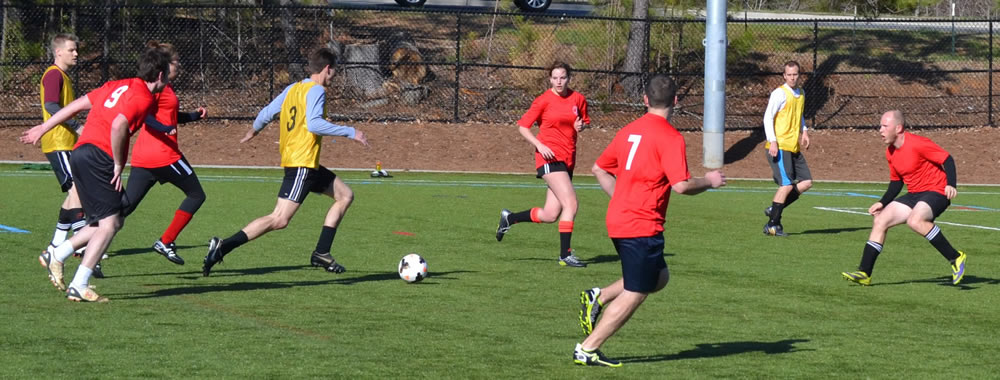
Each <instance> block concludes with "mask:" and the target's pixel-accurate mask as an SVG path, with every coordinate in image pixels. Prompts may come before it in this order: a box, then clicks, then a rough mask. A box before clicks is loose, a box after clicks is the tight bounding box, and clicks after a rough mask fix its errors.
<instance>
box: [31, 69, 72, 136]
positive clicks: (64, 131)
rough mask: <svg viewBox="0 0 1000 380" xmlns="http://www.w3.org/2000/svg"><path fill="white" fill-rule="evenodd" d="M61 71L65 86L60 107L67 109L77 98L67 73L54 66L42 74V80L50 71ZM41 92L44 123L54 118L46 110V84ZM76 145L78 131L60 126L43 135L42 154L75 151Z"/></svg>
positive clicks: (64, 125) (60, 95)
mask: <svg viewBox="0 0 1000 380" xmlns="http://www.w3.org/2000/svg"><path fill="white" fill-rule="evenodd" d="M52 70H59V74H61V75H62V79H63V85H62V90H61V91H60V92H59V105H60V106H61V107H66V105H68V104H70V103H72V102H73V100H75V99H76V97H75V96H74V95H73V83H72V82H70V80H69V76H68V75H66V73H65V72H63V71H62V70H60V69H59V66H56V65H52V66H49V68H48V69H46V70H45V72H44V73H42V78H45V74H48V73H49V71H52ZM39 90H40V91H41V98H42V121H45V120H48V119H49V118H51V117H52V115H50V114H49V111H47V110H46V109H45V83H41V84H40V85H39ZM74 144H76V131H74V130H73V128H70V127H69V126H68V125H66V124H59V125H57V126H56V127H55V128H52V129H51V130H49V131H48V132H46V133H45V134H44V135H42V153H50V152H54V151H59V150H73V145H74Z"/></svg>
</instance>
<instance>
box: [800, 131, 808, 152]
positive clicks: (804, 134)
mask: <svg viewBox="0 0 1000 380" xmlns="http://www.w3.org/2000/svg"><path fill="white" fill-rule="evenodd" d="M801 140H802V149H805V150H809V132H806V131H802V138H801Z"/></svg>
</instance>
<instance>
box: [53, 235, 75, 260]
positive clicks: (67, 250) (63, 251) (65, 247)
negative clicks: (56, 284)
mask: <svg viewBox="0 0 1000 380" xmlns="http://www.w3.org/2000/svg"><path fill="white" fill-rule="evenodd" d="M50 252H51V253H52V256H53V258H54V259H56V261H58V262H60V263H61V262H64V261H66V258H67V257H69V256H70V255H72V254H73V243H70V241H69V240H66V241H64V242H63V243H62V244H59V246H57V247H56V249H54V250H52V251H50Z"/></svg>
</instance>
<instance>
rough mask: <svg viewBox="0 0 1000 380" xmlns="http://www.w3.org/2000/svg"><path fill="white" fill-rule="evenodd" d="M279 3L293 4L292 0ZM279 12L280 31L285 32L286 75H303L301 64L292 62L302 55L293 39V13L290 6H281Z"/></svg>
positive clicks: (283, 0)
mask: <svg viewBox="0 0 1000 380" xmlns="http://www.w3.org/2000/svg"><path fill="white" fill-rule="evenodd" d="M280 4H281V6H282V7H289V6H292V5H294V3H293V2H292V0H281V2H280ZM280 12H281V31H282V33H284V34H285V52H286V54H287V56H286V58H287V61H288V62H289V63H288V75H289V76H291V77H292V78H298V77H304V76H305V71H303V69H302V64H299V63H292V62H297V61H299V59H301V55H302V53H301V52H299V45H298V43H297V42H296V40H295V15H294V14H293V13H292V9H290V8H281V11H280ZM293 80H294V79H293Z"/></svg>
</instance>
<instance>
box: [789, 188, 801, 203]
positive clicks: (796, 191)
mask: <svg viewBox="0 0 1000 380" xmlns="http://www.w3.org/2000/svg"><path fill="white" fill-rule="evenodd" d="M799 195H801V193H799V188H798V187H796V186H792V192H790V193H788V196H787V197H785V207H788V206H791V205H792V202H795V201H797V200H799Z"/></svg>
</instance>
